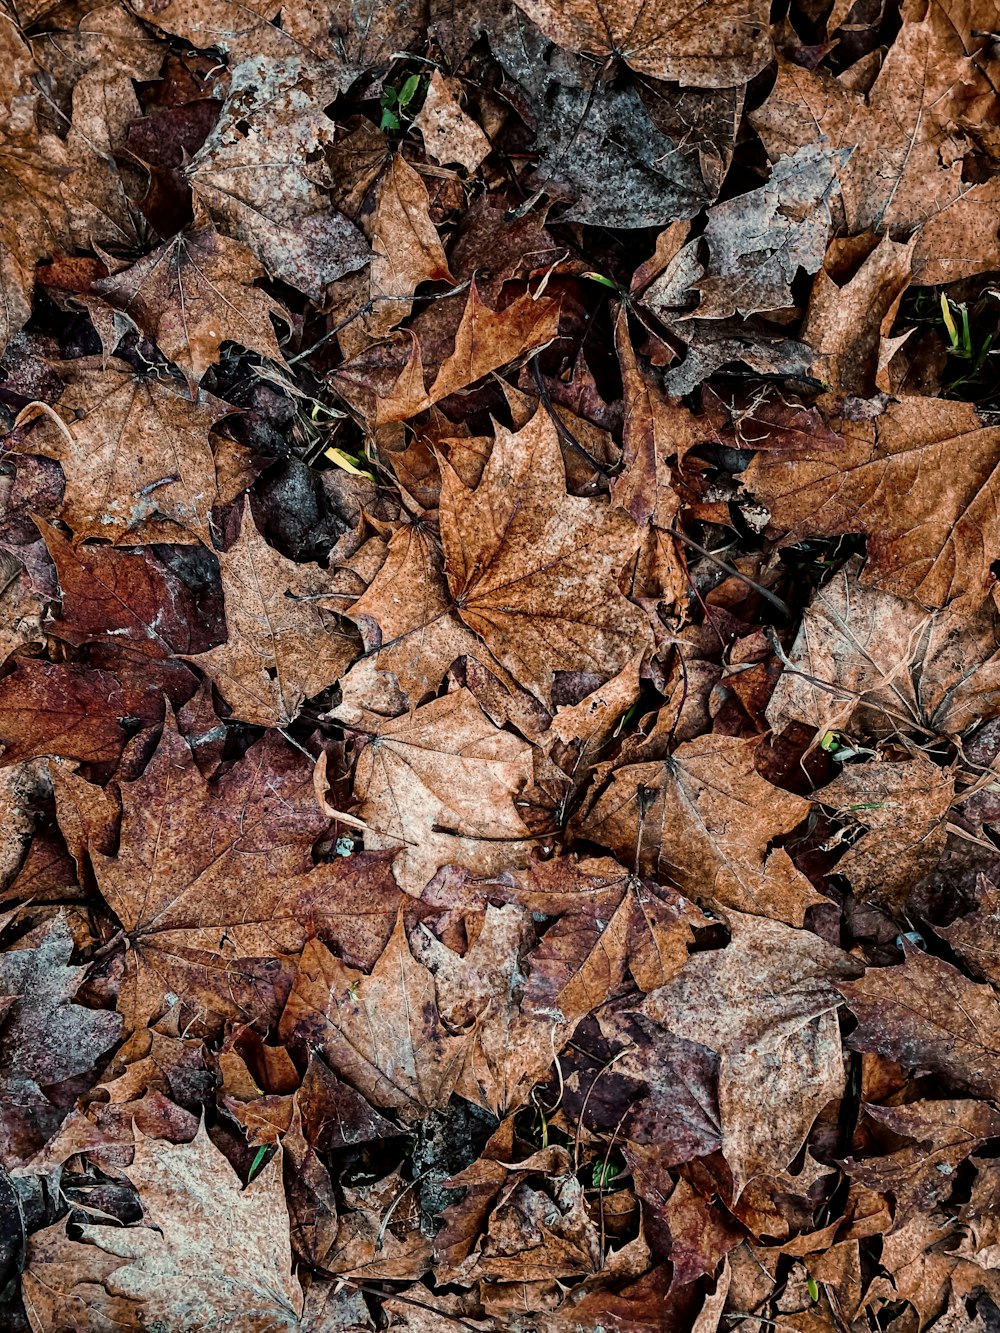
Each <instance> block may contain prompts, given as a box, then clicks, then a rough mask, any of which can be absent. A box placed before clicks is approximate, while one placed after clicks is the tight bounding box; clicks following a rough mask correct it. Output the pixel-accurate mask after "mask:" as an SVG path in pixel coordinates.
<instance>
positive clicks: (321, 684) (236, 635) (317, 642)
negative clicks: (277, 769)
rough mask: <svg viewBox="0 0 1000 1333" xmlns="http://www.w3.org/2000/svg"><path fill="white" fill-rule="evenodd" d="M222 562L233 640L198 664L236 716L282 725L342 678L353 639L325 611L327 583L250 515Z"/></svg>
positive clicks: (260, 723)
mask: <svg viewBox="0 0 1000 1333" xmlns="http://www.w3.org/2000/svg"><path fill="white" fill-rule="evenodd" d="M219 564H220V566H221V573H222V586H223V590H224V592H225V599H226V624H227V626H228V638H227V640H226V642H225V643H224V644H220V645H219V646H218V647H217V648H211V649H209V650H208V652H205V653H201V654H199V655H198V657H197V665H198V666H200V667H202V669H203V670H204V671H206V672H207V673H208V675H209V676H211V678H212V679H213V680H214V681H215V683H216V684H217V686H218V687H219V692H220V693H221V694H222V695H223V697H224V698H225V699H226V700H227V702H228V703H230V704H231V705H232V708H233V712H234V713H235V714H236V716H237V717H240V718H242V719H243V720H244V721H246V722H256V723H258V724H259V725H261V726H265V727H266V726H272V725H278V726H280V725H282V724H284V723H286V722H288V721H290V720H291V718H293V717H294V716H295V715H296V713H297V712H298V711H299V707H300V705H301V703H302V701H303V699H306V698H309V696H310V695H313V694H318V693H319V691H320V690H322V689H324V688H325V687H326V686H327V685H333V684H334V683H335V682H336V681H337V679H338V677H339V676H340V674H341V672H342V671H343V670H344V668H345V667H346V666H347V664H348V662H350V660H351V658H352V657H353V656H354V655H355V643H354V640H353V638H352V636H351V635H350V634H349V633H348V632H347V631H346V630H345V629H344V627H343V626H342V624H341V623H340V622H338V620H337V618H336V617H335V616H334V615H332V614H330V613H327V612H324V611H323V609H322V607H321V606H320V600H321V599H322V598H323V596H324V594H326V593H327V591H328V589H329V582H328V580H327V578H326V577H325V576H324V575H323V574H322V572H321V571H320V570H318V569H309V568H308V567H306V566H303V565H296V564H294V563H293V562H292V561H291V560H288V559H286V558H285V557H284V556H283V555H280V554H279V553H278V552H277V551H275V550H274V548H273V547H271V546H268V545H267V543H266V542H265V541H264V539H263V538H262V537H261V535H260V533H259V532H258V531H257V528H256V525H255V524H254V521H253V518H252V517H251V516H249V515H247V514H244V516H243V523H242V527H241V529H240V532H239V535H238V536H237V538H236V541H235V543H234V544H233V545H232V546H231V547H230V548H229V550H228V551H224V552H223V553H222V554H221V555H220V556H219ZM191 660H195V659H193V658H192V659H191Z"/></svg>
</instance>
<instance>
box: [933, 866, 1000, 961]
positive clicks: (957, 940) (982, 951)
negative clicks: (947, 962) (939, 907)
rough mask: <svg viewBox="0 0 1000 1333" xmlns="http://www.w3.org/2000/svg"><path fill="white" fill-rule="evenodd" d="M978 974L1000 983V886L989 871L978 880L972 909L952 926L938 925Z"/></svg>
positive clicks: (938, 931)
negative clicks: (987, 876)
mask: <svg viewBox="0 0 1000 1333" xmlns="http://www.w3.org/2000/svg"><path fill="white" fill-rule="evenodd" d="M934 929H935V931H936V933H937V934H938V935H943V936H944V938H945V939H946V940H947V941H948V943H949V945H950V946H951V948H953V949H954V950H955V953H956V954H957V955H958V956H959V958H960V959H961V960H962V961H963V962H964V963H965V964H967V966H968V967H969V969H970V971H972V972H973V974H974V975H976V976H980V977H983V978H984V979H985V980H986V981H990V982H992V983H993V985H994V986H996V985H1000V889H998V888H997V887H996V885H995V884H993V883H991V881H990V880H988V879H987V878H986V876H985V875H980V876H979V879H978V882H977V884H976V901H975V906H974V908H973V910H972V911H971V912H969V913H968V914H967V915H965V916H960V917H959V918H958V919H957V920H955V921H953V922H952V923H951V925H950V926H935V927H934Z"/></svg>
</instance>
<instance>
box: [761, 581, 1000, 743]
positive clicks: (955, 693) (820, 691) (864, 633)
mask: <svg viewBox="0 0 1000 1333" xmlns="http://www.w3.org/2000/svg"><path fill="white" fill-rule="evenodd" d="M861 577H862V564H861V561H860V559H858V557H856V556H854V557H852V558H851V559H850V560H848V561H847V563H846V564H845V565H844V566H843V567H842V568H841V569H839V570H838V571H837V573H836V574H835V575H834V576H833V578H832V579H831V580H830V582H829V583H827V584H826V585H825V586H824V587H822V588H820V589H819V591H818V592H817V593H816V594H815V595H814V597H813V599H812V601H811V602H810V604H809V606H808V607H807V608H806V611H805V615H804V616H803V619H802V626H801V628H800V630H799V633H798V635H797V636H796V639H795V642H794V643H793V645H792V648H791V651H790V653H789V655H788V658H787V660H786V662H785V670H784V671H783V672H782V675H781V678H780V680H779V681H778V685H777V688H776V689H775V691H774V694H773V695H772V696H771V701H770V703H769V704H768V708H767V720H768V723H769V724H770V725H771V726H772V727H773V728H774V729H775V730H776V731H780V730H782V729H783V728H785V727H786V726H788V725H789V723H791V722H792V721H795V720H798V721H801V722H805V723H808V724H809V725H810V726H812V727H815V728H816V730H817V731H818V733H819V735H820V736H821V737H822V736H823V735H825V734H826V733H827V732H828V731H834V730H838V729H842V730H845V731H848V732H851V731H852V730H857V731H859V732H860V733H861V735H863V736H870V737H876V738H881V737H887V736H891V735H893V734H894V733H897V732H899V731H903V732H911V733H913V734H914V735H918V736H919V735H926V734H927V732H932V733H935V734H938V733H940V734H943V735H954V734H958V733H959V732H962V731H964V730H965V729H966V728H967V727H968V726H969V725H970V724H971V723H972V722H974V721H975V720H976V719H977V718H978V717H981V716H983V715H984V714H987V715H988V714H989V713H990V711H991V710H992V707H993V700H994V698H995V697H996V695H997V690H998V689H1000V656H998V654H997V647H996V631H995V629H994V626H993V612H992V610H991V609H990V608H989V607H988V606H987V607H986V608H983V609H982V610H981V611H979V612H978V613H977V614H976V615H975V616H973V617H971V618H970V617H969V616H968V615H964V614H962V612H961V610H960V609H955V610H944V611H925V610H924V609H923V607H921V606H918V605H917V604H916V603H914V602H912V601H909V600H906V599H904V598H901V597H896V596H894V595H893V594H892V593H888V592H882V591H880V590H879V589H877V588H870V587H866V586H865V585H864V583H862V582H861V581H860V580H861ZM960 626H961V629H960V628H959V627H960Z"/></svg>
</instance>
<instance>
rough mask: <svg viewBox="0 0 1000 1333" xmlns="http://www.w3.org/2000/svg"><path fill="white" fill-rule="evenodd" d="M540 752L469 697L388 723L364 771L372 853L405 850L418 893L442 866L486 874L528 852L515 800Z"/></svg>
mask: <svg viewBox="0 0 1000 1333" xmlns="http://www.w3.org/2000/svg"><path fill="white" fill-rule="evenodd" d="M531 777H532V772H531V756H530V746H528V745H527V744H526V743H525V742H524V741H522V740H519V739H518V738H517V737H516V736H513V735H512V734H511V733H510V732H504V731H498V730H497V729H496V727H494V726H493V724H492V723H491V722H490V720H489V719H488V718H487V717H486V715H485V714H484V713H483V712H482V711H481V709H480V708H479V705H478V704H477V703H476V701H475V699H474V698H473V696H472V695H471V694H470V693H469V691H468V690H457V691H456V692H455V693H454V694H449V695H445V696H444V697H443V698H440V699H434V700H432V701H431V702H430V703H429V704H425V705H424V706H423V707H422V708H418V709H417V710H416V712H414V713H411V714H410V715H409V716H408V717H404V718H400V719H399V720H398V721H396V722H390V723H387V724H386V725H385V726H384V727H383V728H382V730H381V733H380V734H379V735H378V736H376V737H374V738H373V739H372V740H371V741H370V742H369V743H368V744H367V745H366V746H365V748H364V749H363V750H362V752H361V756H360V758H359V759H358V764H357V770H356V773H355V780H354V781H355V790H356V792H357V794H358V796H359V797H360V798H361V801H362V805H361V808H360V811H359V814H360V816H361V818H362V819H364V821H365V823H366V824H367V825H368V831H367V832H366V833H365V835H364V836H365V846H366V847H368V848H370V849H375V850H383V849H390V850H394V851H395V850H397V849H398V854H397V856H396V859H395V862H394V864H393V872H394V874H395V876H396V880H397V882H398V884H399V886H400V888H402V889H404V890H405V891H406V892H407V893H410V894H413V895H414V897H416V896H418V895H419V893H420V890H421V889H422V888H423V887H424V885H425V884H426V883H427V882H428V880H430V879H431V877H432V876H433V874H434V872H435V871H436V870H437V869H438V867H439V866H442V865H448V864H454V865H464V866H468V867H469V869H470V870H473V871H474V872H475V873H476V874H480V875H486V874H490V873H491V872H493V871H496V870H500V869H502V868H503V867H504V866H506V865H511V864H516V863H517V862H518V861H519V860H523V858H524V857H525V856H526V855H527V852H528V848H529V846H530V841H529V834H528V830H527V828H526V827H525V825H524V822H523V820H522V819H521V816H520V815H519V814H518V812H517V809H516V807H515V805H514V798H515V797H516V796H517V795H518V794H519V793H520V792H521V790H522V789H523V788H524V787H525V786H527V784H528V783H529V782H530V781H531Z"/></svg>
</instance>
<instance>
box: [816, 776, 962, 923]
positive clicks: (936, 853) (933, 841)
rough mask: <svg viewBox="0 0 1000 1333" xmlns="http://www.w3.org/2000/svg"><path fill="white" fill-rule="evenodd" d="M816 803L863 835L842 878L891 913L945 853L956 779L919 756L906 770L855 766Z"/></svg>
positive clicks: (843, 864) (840, 870) (842, 863)
mask: <svg viewBox="0 0 1000 1333" xmlns="http://www.w3.org/2000/svg"><path fill="white" fill-rule="evenodd" d="M814 797H815V799H816V800H817V801H820V802H821V803H822V804H823V805H826V806H829V807H831V808H832V809H833V810H834V811H835V812H836V813H837V814H838V815H839V817H840V818H841V819H843V820H845V821H849V822H853V823H854V824H856V825H860V828H861V830H863V831H862V833H861V836H860V838H856V839H855V840H854V841H852V843H851V845H850V847H849V848H848V851H847V853H846V855H845V856H843V857H841V859H840V860H839V861H838V862H837V865H836V872H837V874H838V875H845V876H846V877H847V879H849V880H850V882H851V888H852V889H853V890H854V892H855V894H856V895H857V896H858V897H859V898H861V899H863V900H864V901H865V902H872V903H875V904H876V905H877V906H879V907H884V908H885V909H886V910H887V911H890V912H891V911H893V910H895V909H899V908H902V907H903V905H904V904H905V901H906V898H907V895H908V894H909V892H910V889H911V888H912V887H913V885H914V884H915V883H916V882H917V880H919V879H920V878H921V876H923V875H925V874H927V873H928V872H929V871H931V870H933V869H934V867H935V866H936V865H937V863H938V860H939V859H940V856H941V853H942V852H943V851H944V845H945V840H946V838H947V836H948V835H947V831H946V824H947V820H948V811H949V809H950V807H951V803H952V801H953V800H954V798H955V779H954V776H953V775H951V774H949V773H947V772H945V771H944V770H943V769H941V768H939V767H938V766H937V765H936V764H933V763H931V761H930V760H929V759H927V758H926V757H925V756H924V755H922V754H921V753H920V752H919V751H917V752H916V754H915V756H914V758H913V759H910V760H907V761H906V762H904V763H901V764H889V763H872V764H852V765H850V766H849V767H846V768H845V769H844V770H843V772H842V773H841V775H840V777H838V778H835V779H834V781H833V782H831V783H829V784H828V785H827V786H826V787H822V788H820V790H819V791H818V792H816V793H815V794H814Z"/></svg>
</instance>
